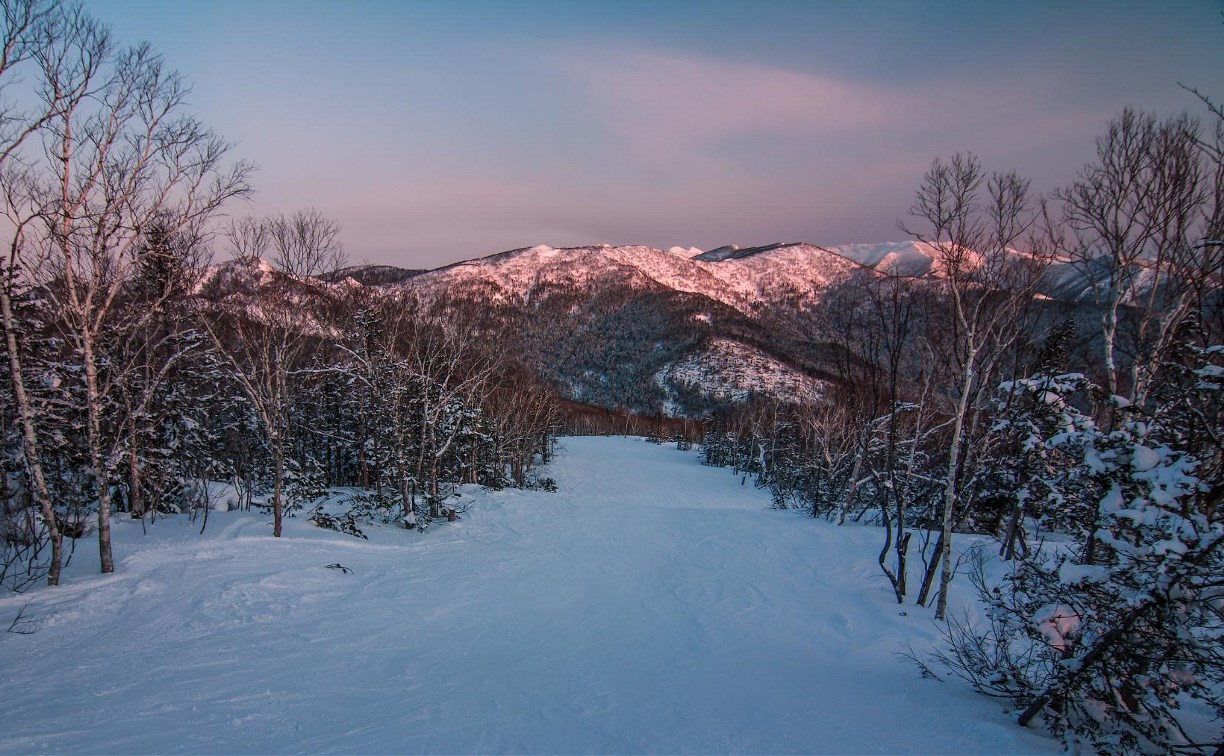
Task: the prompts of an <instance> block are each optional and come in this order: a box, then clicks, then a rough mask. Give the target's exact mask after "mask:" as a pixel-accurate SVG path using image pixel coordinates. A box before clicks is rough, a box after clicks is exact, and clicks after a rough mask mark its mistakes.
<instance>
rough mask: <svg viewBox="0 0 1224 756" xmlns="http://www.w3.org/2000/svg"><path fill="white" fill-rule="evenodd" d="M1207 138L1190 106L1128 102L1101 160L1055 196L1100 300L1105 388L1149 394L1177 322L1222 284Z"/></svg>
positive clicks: (1074, 256) (1074, 252)
mask: <svg viewBox="0 0 1224 756" xmlns="http://www.w3.org/2000/svg"><path fill="white" fill-rule="evenodd" d="M1204 144H1207V145H1208V146H1209V145H1210V144H1211V143H1210V142H1206V141H1205V140H1204V139H1203V137H1202V130H1201V127H1200V126H1199V124H1198V122H1197V121H1195V120H1194V119H1192V118H1189V117H1188V116H1186V115H1181V116H1177V117H1174V118H1169V119H1166V120H1163V121H1162V120H1160V119H1158V118H1157V117H1156V116H1155V115H1152V114H1150V113H1142V112H1138V111H1135V110H1132V109H1127V110H1124V111H1122V113H1121V114H1120V115H1119V116H1118V117H1117V118H1115V119H1114V120H1113V121H1111V122H1110V124H1109V126H1108V128H1107V130H1106V132H1105V134H1104V135H1102V136H1101V137H1100V138H1099V139H1098V140H1097V155H1096V160H1094V161H1093V162H1092V163H1089V164H1088V165H1086V166H1085V167H1084V168H1083V169H1082V170H1081V171H1080V176H1079V179H1078V180H1077V181H1076V182H1075V183H1073V184H1072V185H1071V186H1070V187H1068V188H1066V189H1064V190H1062V191H1060V192H1058V193H1057V195H1056V196H1057V199H1058V200H1060V201H1061V203H1062V206H1063V211H1064V217H1065V222H1066V227H1067V228H1068V230H1069V239H1065V240H1063V244H1064V246H1065V247H1066V249H1065V253H1066V254H1067V256H1068V257H1069V259H1070V260H1071V262H1072V263H1073V264H1074V265H1075V266H1076V267H1077V269H1078V270H1079V271H1080V272H1081V273H1082V275H1083V276H1084V278H1085V279H1086V280H1087V281H1088V282H1089V285H1090V287H1091V294H1092V297H1093V298H1094V300H1095V302H1096V304H1097V305H1099V306H1100V308H1101V321H1100V323H1101V338H1102V351H1103V358H1104V380H1105V387H1106V389H1107V390H1108V391H1109V393H1110V394H1111V395H1118V396H1122V397H1123V398H1125V399H1126V400H1127V401H1128V402H1131V403H1138V404H1142V403H1143V402H1144V401H1145V399H1146V395H1147V388H1148V385H1149V383H1150V381H1151V377H1152V374H1153V373H1154V371H1155V369H1156V367H1157V365H1158V363H1159V360H1160V357H1161V355H1162V354H1164V352H1165V351H1166V350H1167V348H1168V346H1169V344H1170V343H1171V341H1172V340H1173V338H1174V333H1175V332H1176V331H1177V328H1178V326H1179V325H1180V324H1181V323H1182V322H1183V321H1184V320H1185V319H1186V318H1187V317H1190V316H1192V315H1198V314H1199V311H1200V306H1201V304H1202V303H1203V301H1204V299H1205V298H1206V297H1205V294H1207V293H1208V292H1210V291H1212V290H1216V291H1218V289H1219V287H1220V285H1221V283H1222V282H1221V247H1220V245H1219V244H1204V243H1203V242H1204V241H1206V240H1210V239H1212V238H1213V236H1212V234H1213V230H1212V228H1211V227H1212V225H1213V223H1212V220H1213V219H1212V214H1213V211H1214V212H1216V213H1218V211H1216V210H1215V204H1216V203H1213V202H1212V200H1213V199H1215V196H1214V195H1215V192H1212V191H1211V188H1212V187H1211V179H1212V178H1213V177H1212V175H1211V174H1210V172H1209V169H1208V166H1207V165H1206V164H1205V162H1204V151H1203V149H1202V147H1203V145H1204ZM1216 178H1217V182H1218V177H1216ZM1119 352H1121V354H1119Z"/></svg>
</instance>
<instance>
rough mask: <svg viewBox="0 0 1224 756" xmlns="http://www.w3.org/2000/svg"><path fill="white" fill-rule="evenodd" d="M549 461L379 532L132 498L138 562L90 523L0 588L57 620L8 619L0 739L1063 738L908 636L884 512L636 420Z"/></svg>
mask: <svg viewBox="0 0 1224 756" xmlns="http://www.w3.org/2000/svg"><path fill="white" fill-rule="evenodd" d="M552 474H554V475H555V477H556V479H557V482H558V484H559V486H560V491H559V492H557V493H544V492H523V491H515V490H507V491H502V492H496V493H494V492H481V491H476V490H472V491H469V492H468V494H467V497H466V498H468V499H469V500H470V501H472V507H471V509H470V510H469V511H468V512H467V513H466V514H465V515H464V518H463V519H462V520H460V521H459V522H455V523H450V524H441V525H437V526H435V527H434V528H433V529H431V530H430V531H429V532H428V533H426V534H423V535H422V534H417V533H414V532H405V531H402V530H398V529H394V528H390V527H388V528H369V529H368V530H367V533H368V534H369V535H370V540H369V541H368V542H367V541H362V540H359V539H356V538H352V537H349V536H344V535H340V534H337V533H332V532H328V531H322V530H319V529H317V528H315V527H313V526H312V525H311V524H310V523H308V522H306V521H304V520H301V519H295V520H291V521H289V522H288V526H287V528H286V537H284V538H281V539H279V540H273V539H272V538H271V536H270V530H271V528H270V526H269V524H268V522H267V518H264V517H261V516H258V515H256V514H251V513H237V512H231V513H214V514H213V515H212V519H211V521H210V522H209V524H208V529H207V531H206V533H205V534H204V536H202V537H201V536H198V535H197V532H198V530H199V523H198V522H197V523H196V524H195V526H194V527H193V526H192V525H190V524H188V523H187V522H186V521H185V520H178V519H167V520H162V521H159V522H158V523H157V524H156V525H155V526H154V527H153V528H152V529H151V531H150V533H149V535H148V536H142V535H141V530H140V525H139V523H132V522H124V521H118V520H116V523H115V525H116V527H115V535H116V538H117V541H118V546H117V555H118V572H117V573H116V574H114V575H111V576H105V577H103V576H96V575H92V574H91V573H92V571H93V570H94V569H96V557H95V553H91V550H90V549H89V548H88V547H87V546H86V545H85V543H84V542H82V545H81V546H80V547H78V549H77V554H76V557H75V558H74V560H73V563H72V565H71V567H70V569H69V570H68V581H67V585H65V586H62V587H60V588H56V589H39V590H37V591H34V592H31V593H29V594H26V595H25V596H7V597H4V598H2V599H0V620H2V622H3V624H2V625H0V626H7V625H8V623H9V622H11V621H12V618H13V617H14V616H16V614H17V612H18V610H20V609H21V608H22V606H23V604H25V603H26V602H27V601H29V605H28V607H26V609H25V612H26V615H27V616H28V617H32V618H34V619H35V620H37V622H38V625H37V627H38V631H37V632H36V633H34V634H32V635H17V634H13V633H0V668H3V670H4V674H3V676H2V677H0V721H2V722H3V725H4V726H3V728H2V729H0V751H4V752H19V753H29V752H43V751H52V752H62V751H89V752H125V753H131V752H153V751H156V752H170V751H192V752H201V751H203V752H227V753H238V752H302V751H312V752H313V751H328V752H331V751H345V752H365V753H370V752H384V753H385V752H397V753H399V752H435V753H436V752H492V753H499V752H543V753H556V752H567V753H575V752H615V753H635V752H650V753H664V752H667V753H672V752H676V753H695V752H701V753H723V752H747V753H762V752H771V753H783V752H837V753H901V752H917V753H1024V752H1049V751H1055V750H1058V744H1057V743H1055V742H1054V741H1052V740H1050V739H1047V738H1045V737H1043V736H1041V735H1040V734H1038V733H1035V732H1032V731H1028V730H1023V729H1021V728H1019V727H1018V726H1017V725H1016V724H1015V723H1014V720H1013V719H1012V718H1011V717H1009V716H1008V715H1006V714H1004V713H1003V712H1002V710H1001V707H1000V705H999V704H998V703H996V702H994V701H990V700H987V699H984V698H982V697H980V696H977V695H976V694H974V693H972V692H970V691H969V690H967V689H966V688H965V687H963V686H961V685H959V684H955V683H947V684H941V683H939V682H935V681H930V680H923V679H921V678H920V676H919V674H918V672H917V671H916V670H915V669H914V668H913V667H911V666H909V665H907V664H905V663H903V662H901V661H899V660H898V659H897V658H896V657H895V653H896V652H897V651H899V650H900V649H901V648H902V647H903V644H904V642H905V641H906V640H907V639H910V640H912V641H913V642H914V644H915V645H916V646H917V647H920V648H921V647H923V646H925V645H929V644H930V643H932V642H933V640H934V638H935V637H936V635H937V633H936V630H935V627H934V626H933V624H932V622H931V620H930V614H929V612H928V611H927V610H924V609H920V608H916V607H914V606H905V607H899V606H897V605H896V604H895V603H894V602H893V601H892V599H891V594H890V592H889V590H888V588H887V586H886V585H885V584H884V582H883V580H882V579H881V578H880V577H879V576H878V568H877V566H876V565H875V563H874V558H875V550H876V549H878V545H877V543H878V541H877V539H878V538H879V535H880V534H879V532H878V531H877V530H875V529H873V528H857V527H842V528H837V527H834V526H831V525H828V524H826V523H823V522H815V521H811V520H807V519H803V518H801V517H799V516H798V515H796V514H794V513H791V512H779V511H772V510H768V509H767V506H768V497H767V496H766V495H765V493H763V492H761V491H756V490H754V489H753V488H752V487H751V486H750V485H749V486H741V485H740V481H739V479H738V478H736V477H734V476H733V475H731V474H730V473H729V472H728V471H727V470H720V469H712V468H706V467H702V466H701V465H700V464H699V463H698V461H697V456H696V455H695V454H693V453H684V452H679V451H676V450H675V449H673V448H670V447H660V446H656V445H651V444H648V443H646V442H643V441H640V440H636V439H619V438H571V439H566V440H565V441H564V447H563V450H562V453H561V454H560V456H559V458H558V460H557V462H556V463H555V465H554V467H553V473H552ZM334 563H339V564H342V565H344V566H345V567H347V568H349V569H350V570H352V572H351V573H350V574H345V573H343V572H341V571H340V570H337V569H329V568H328V567H327V566H326V565H328V564H334ZM961 588H962V589H963V588H964V586H961Z"/></svg>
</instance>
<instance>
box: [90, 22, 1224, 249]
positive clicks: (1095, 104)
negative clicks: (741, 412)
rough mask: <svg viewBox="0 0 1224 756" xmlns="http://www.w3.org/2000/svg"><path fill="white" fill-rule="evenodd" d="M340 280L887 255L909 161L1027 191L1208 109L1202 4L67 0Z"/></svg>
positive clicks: (1214, 71)
mask: <svg viewBox="0 0 1224 756" xmlns="http://www.w3.org/2000/svg"><path fill="white" fill-rule="evenodd" d="M85 5H86V7H87V8H88V9H89V10H90V12H91V13H92V14H93V15H94V16H96V17H97V18H99V19H100V20H102V21H104V22H106V23H108V24H109V25H110V26H111V29H112V31H113V33H114V35H115V36H116V38H117V39H118V40H119V41H120V42H122V43H129V44H130V43H136V42H141V41H147V42H149V43H150V44H152V46H153V47H154V48H155V49H157V50H158V51H159V52H161V53H162V54H163V55H164V57H165V58H166V60H167V61H168V63H169V64H170V65H171V66H172V67H173V68H176V69H177V70H179V71H180V72H181V73H182V74H184V75H185V76H186V77H187V79H188V80H189V81H190V82H191V83H192V85H193V91H192V96H191V100H190V107H191V109H192V110H193V112H194V113H195V114H196V115H198V116H199V117H200V118H201V119H202V120H203V121H204V122H205V123H207V124H208V125H209V126H211V127H212V128H214V129H215V130H216V131H218V132H219V133H220V134H221V135H222V136H224V137H225V138H226V139H228V140H230V141H231V142H233V143H234V145H235V147H234V149H233V155H234V156H235V157H237V158H241V159H244V160H249V161H252V162H254V163H256V164H257V165H258V166H259V171H258V173H257V174H256V176H255V185H256V189H257V192H256V194H255V195H254V196H253V198H252V199H251V201H250V202H249V203H241V202H240V203H235V204H233V205H231V206H229V207H228V208H227V212H228V213H230V214H232V215H246V214H255V215H272V214H276V213H287V212H292V211H294V210H296V209H299V208H306V207H314V208H317V209H319V210H320V211H322V212H323V213H324V214H325V215H327V216H328V217H330V218H332V219H334V220H336V221H337V222H338V223H339V224H340V225H341V227H342V229H343V231H342V240H343V242H344V245H345V249H346V250H347V252H348V255H349V258H350V260H351V261H352V262H354V263H363V262H372V263H385V264H391V265H399V266H403V267H410V268H419V267H436V266H438V265H443V264H447V263H450V262H455V261H457V260H461V259H469V258H473V257H479V256H484V255H488V254H493V253H496V252H499V251H502V250H507V249H514V248H517V247H525V246H532V245H536V244H548V245H552V246H558V247H560V246H577V245H585V244H598V243H608V244H646V245H650V246H654V247H661V248H664V249H666V248H668V247H671V246H683V247H689V246H696V247H700V248H702V249H712V248H714V247H718V246H721V245H724V244H739V245H741V246H749V245H757V244H766V243H770V242H775V241H806V242H812V243H816V244H825V245H835V244H845V243H852V242H882V241H890V240H897V239H902V238H905V235H904V234H903V233H902V232H901V231H900V230H898V226H897V224H898V221H899V220H904V219H905V218H906V215H907V212H908V208H909V206H910V203H911V199H912V197H913V193H914V190H915V188H916V187H917V186H918V183H919V181H920V180H921V178H922V174H923V172H924V171H925V170H926V168H927V167H928V166H929V165H930V163H931V161H932V160H933V159H934V158H936V157H939V156H945V157H946V156H948V155H951V154H953V153H956V152H964V151H971V152H974V153H976V154H977V155H978V156H979V157H980V158H981V159H982V162H983V164H984V166H985V167H986V168H987V169H988V170H999V171H1010V170H1015V171H1017V172H1019V173H1021V174H1022V175H1025V176H1028V177H1029V178H1031V179H1032V180H1033V185H1034V188H1035V189H1038V190H1041V191H1049V190H1051V189H1053V188H1055V187H1058V186H1061V185H1065V184H1067V183H1068V182H1070V181H1072V180H1073V179H1074V178H1075V174H1076V171H1077V170H1078V169H1079V167H1080V166H1082V165H1083V164H1084V163H1086V162H1087V161H1089V160H1090V159H1091V157H1092V154H1093V149H1094V140H1095V138H1096V136H1097V135H1098V134H1099V133H1101V131H1102V130H1103V129H1104V127H1105V125H1106V123H1107V122H1108V121H1109V119H1110V118H1111V117H1113V116H1114V115H1116V114H1117V113H1118V111H1119V110H1121V109H1122V108H1123V107H1125V106H1128V105H1129V106H1136V107H1139V108H1143V109H1146V110H1152V111H1155V112H1157V113H1160V114H1162V115H1169V114H1173V113H1178V112H1181V111H1190V112H1191V113H1195V114H1201V112H1202V109H1201V107H1200V106H1199V105H1198V103H1197V101H1196V100H1195V98H1194V97H1193V96H1192V95H1190V94H1189V93H1187V92H1186V91H1185V90H1183V89H1182V88H1180V87H1179V83H1181V84H1186V85H1190V86H1194V87H1197V88H1199V89H1200V90H1202V91H1203V92H1204V93H1205V94H1209V95H1212V96H1214V97H1215V98H1216V99H1217V100H1224V79H1222V77H1221V74H1224V17H1222V15H1221V14H1222V12H1224V0H1165V1H1164V2H1155V1H1152V2H1138V1H1136V0H1109V1H1107V2H1088V1H1087V0H1084V1H1082V2H1076V1H1073V0H1062V1H1057V2H1055V1H1046V0H1027V1H1026V2H1014V1H1013V2H994V1H992V0H960V1H957V2H953V1H951V0H949V1H947V2H920V1H918V0H908V1H901V0H895V1H891V2H885V1H883V0H863V1H862V2H838V1H837V0H808V1H806V2H781V1H770V0H753V1H752V2H748V1H746V0H745V1H741V2H723V1H722V0H701V1H700V2H699V1H697V0H688V1H677V0H673V1H670V2H669V1H668V0H653V1H639V0H617V1H616V2H597V1H596V0H555V1H547V0H500V1H491V2H477V1H475V0H471V1H464V0H450V1H449V2H428V1H426V0H419V1H409V0H350V1H349V2H342V1H336V2H331V1H324V0H85Z"/></svg>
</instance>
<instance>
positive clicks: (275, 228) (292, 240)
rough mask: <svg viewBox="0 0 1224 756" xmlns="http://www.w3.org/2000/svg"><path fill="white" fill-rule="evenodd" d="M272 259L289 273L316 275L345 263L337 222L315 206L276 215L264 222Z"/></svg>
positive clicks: (282, 269)
mask: <svg viewBox="0 0 1224 756" xmlns="http://www.w3.org/2000/svg"><path fill="white" fill-rule="evenodd" d="M265 228H266V233H267V235H268V238H269V242H270V245H269V246H270V253H271V259H270V260H269V261H268V262H270V263H272V265H274V266H275V267H276V269H277V270H280V271H282V272H285V273H288V274H289V275H292V276H299V277H301V276H317V275H319V274H320V273H329V272H331V271H333V270H338V269H339V268H341V267H343V266H344V263H345V260H346V256H345V254H344V246H343V245H342V244H341V243H340V224H338V223H336V222H335V221H333V220H330V219H329V218H327V217H326V216H324V215H323V213H321V212H319V211H318V210H316V209H314V208H309V209H306V210H298V211H296V212H295V213H293V214H292V215H289V216H285V215H278V216H276V217H275V218H270V219H268V220H267V222H266V226H265Z"/></svg>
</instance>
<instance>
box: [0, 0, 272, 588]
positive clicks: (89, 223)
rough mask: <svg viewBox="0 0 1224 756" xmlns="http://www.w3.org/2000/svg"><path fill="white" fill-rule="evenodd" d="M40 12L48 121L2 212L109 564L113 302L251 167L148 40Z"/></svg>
mask: <svg viewBox="0 0 1224 756" xmlns="http://www.w3.org/2000/svg"><path fill="white" fill-rule="evenodd" d="M47 13H48V16H47V18H48V19H49V20H48V21H47V22H46V23H44V24H43V25H42V26H41V27H40V28H41V29H42V37H41V41H40V43H39V44H38V46H37V47H36V51H35V53H34V60H35V61H36V62H37V80H36V81H35V86H34V92H33V93H31V94H32V96H33V97H34V98H35V100H34V101H36V102H38V103H39V110H40V111H41V112H42V113H43V114H44V115H43V116H40V117H39V119H38V122H37V125H36V126H35V127H34V130H33V131H32V132H31V133H32V134H33V135H35V136H36V139H33V140H32V139H30V138H28V137H27V138H26V139H25V140H24V143H23V144H22V145H20V146H18V147H15V148H14V149H13V150H11V151H9V153H8V154H7V159H8V160H16V161H18V162H19V163H20V164H21V165H22V166H23V170H21V171H18V172H10V171H6V172H5V173H6V175H5V182H6V184H7V186H6V199H7V205H8V206H7V208H6V210H7V212H8V215H9V219H10V222H11V223H12V224H13V226H14V227H15V228H17V229H18V231H19V233H18V234H16V235H15V236H14V241H13V243H12V245H10V250H11V251H10V269H11V270H12V274H11V275H10V277H9V278H10V280H16V279H19V278H25V279H27V280H29V281H31V282H37V283H38V284H39V285H40V286H41V291H42V293H43V294H44V296H45V297H46V299H47V300H48V301H49V302H50V304H51V309H52V312H53V313H54V314H55V317H56V324H55V326H56V327H57V328H58V329H59V330H60V331H61V332H62V333H63V335H64V337H65V338H66V340H67V341H68V343H69V344H70V346H71V348H72V354H71V356H70V359H71V361H72V362H74V363H75V368H74V370H72V371H71V372H70V375H72V376H74V377H77V379H78V380H80V381H81V384H82V386H83V389H84V393H85V397H86V410H87V423H86V428H85V431H86V436H87V438H88V442H89V459H90V468H91V471H92V474H93V478H94V484H95V489H96V496H97V502H98V538H99V549H100V559H101V568H102V571H103V572H111V571H113V570H114V562H113V558H112V556H111V547H110V520H109V512H110V503H111V491H110V475H111V468H112V466H113V459H112V457H111V455H110V454H109V453H108V452H109V450H110V449H109V444H108V439H107V437H106V435H105V431H104V428H103V422H102V414H103V407H104V405H105V403H106V402H107V401H108V398H109V392H110V390H111V388H112V386H113V382H112V381H110V380H109V378H108V377H107V376H105V375H103V373H102V364H103V358H102V355H100V354H99V351H98V348H99V343H100V339H101V338H102V336H103V334H104V333H105V332H107V331H108V330H109V329H112V328H116V327H118V324H117V323H116V322H114V320H115V317H114V316H115V314H116V308H115V304H116V301H117V300H118V299H119V298H120V296H121V293H122V292H123V291H124V290H125V288H126V287H127V286H128V285H129V284H130V283H131V281H132V280H133V278H134V277H135V276H136V275H137V273H138V272H139V270H140V266H141V255H142V250H144V249H145V247H144V244H145V241H146V238H147V237H146V234H147V233H148V231H149V230H150V229H151V228H153V227H154V226H158V227H160V228H162V229H163V230H165V231H167V232H169V233H178V232H180V231H183V230H185V229H198V228H200V227H201V226H203V225H204V224H205V223H206V222H207V221H208V219H209V218H210V217H211V216H212V215H213V214H214V213H215V212H216V211H217V209H218V208H219V207H220V206H221V204H222V203H223V202H225V201H226V200H227V199H229V198H231V197H234V196H238V195H241V194H244V193H245V192H247V191H248V185H247V176H248V174H249V172H250V168H249V166H248V165H246V164H244V163H237V164H234V165H232V166H229V167H227V166H226V165H225V159H226V155H227V153H228V151H229V145H228V144H227V143H225V142H224V141H223V140H221V139H220V138H219V137H217V136H216V135H215V134H213V133H212V132H211V131H209V130H208V129H207V128H205V127H204V126H203V125H202V124H201V123H200V122H199V121H198V120H196V119H195V118H193V117H191V116H189V115H186V114H185V113H184V112H183V111H184V106H185V98H186V96H187V93H188V88H187V86H186V84H185V83H184V81H183V79H182V77H180V76H179V75H178V74H177V73H175V72H173V71H171V70H169V69H168V68H167V67H166V66H165V64H164V63H163V61H162V59H161V57H160V56H158V55H157V54H155V53H154V52H153V51H152V50H151V49H150V48H149V47H148V46H146V45H140V46H137V47H134V48H130V49H127V50H118V49H116V48H115V47H114V46H113V45H112V44H111V41H110V37H109V35H108V33H107V31H106V29H105V28H104V27H102V26H100V25H99V24H97V23H96V22H95V21H93V20H92V19H91V18H90V17H89V16H88V15H87V14H85V13H84V12H83V11H82V10H80V8H78V7H75V6H73V7H61V6H55V7H53V8H51V9H50V10H48V12H47ZM31 142H36V143H37V146H36V147H34V148H32V149H26V148H27V147H30V144H31ZM18 268H20V270H18ZM155 309H156V308H153V309H150V310H146V311H144V312H143V313H139V314H137V315H136V317H137V318H138V319H147V318H151V317H154V315H153V312H154V311H155ZM10 330H11V329H10ZM10 359H11V358H10ZM17 374H18V375H20V372H19V371H18V373H17Z"/></svg>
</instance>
